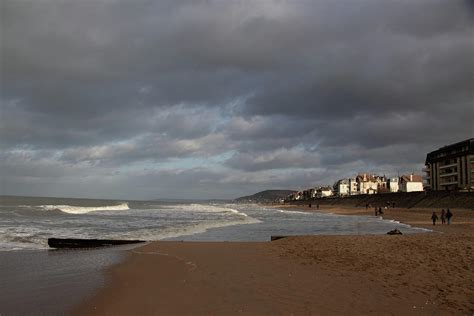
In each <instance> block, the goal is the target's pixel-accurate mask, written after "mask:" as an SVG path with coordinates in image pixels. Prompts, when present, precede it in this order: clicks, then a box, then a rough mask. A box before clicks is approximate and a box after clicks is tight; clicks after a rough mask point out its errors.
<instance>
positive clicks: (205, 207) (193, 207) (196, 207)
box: [163, 204, 248, 217]
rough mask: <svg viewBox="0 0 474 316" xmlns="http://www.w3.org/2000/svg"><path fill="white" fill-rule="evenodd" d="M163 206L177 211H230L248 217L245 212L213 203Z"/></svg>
mask: <svg viewBox="0 0 474 316" xmlns="http://www.w3.org/2000/svg"><path fill="white" fill-rule="evenodd" d="M163 208H167V209H173V210H178V211H190V212H201V213H231V214H235V215H238V216H242V217H248V215H247V214H245V213H244V212H241V211H239V210H236V209H234V208H231V207H228V206H221V205H213V204H177V205H171V206H165V207H163Z"/></svg>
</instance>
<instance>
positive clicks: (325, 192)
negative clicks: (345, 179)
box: [316, 186, 333, 198]
mask: <svg viewBox="0 0 474 316" xmlns="http://www.w3.org/2000/svg"><path fill="white" fill-rule="evenodd" d="M332 195H333V191H332V188H331V187H330V186H327V187H320V188H318V189H317V190H316V197H317V198H324V197H328V196H332Z"/></svg>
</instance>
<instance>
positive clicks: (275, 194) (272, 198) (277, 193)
mask: <svg viewBox="0 0 474 316" xmlns="http://www.w3.org/2000/svg"><path fill="white" fill-rule="evenodd" d="M294 192H296V191H292V190H266V191H262V192H258V193H255V194H254V195H249V196H242V197H239V198H237V199H235V200H234V201H235V202H237V203H271V202H277V201H279V200H284V199H286V198H287V197H288V195H290V194H292V193H294Z"/></svg>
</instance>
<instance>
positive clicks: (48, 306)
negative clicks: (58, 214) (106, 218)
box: [0, 248, 129, 315]
mask: <svg viewBox="0 0 474 316" xmlns="http://www.w3.org/2000/svg"><path fill="white" fill-rule="evenodd" d="M124 249H129V248H123V249H121V248H113V249H112V248H109V249H94V250H68V251H66V250H36V251H25V250H23V251H3V252H0V280H1V291H0V315H38V314H40V315H63V314H64V313H65V312H66V311H67V310H69V309H70V308H72V307H73V306H74V305H75V304H78V303H79V302H81V300H83V299H85V298H87V297H89V296H91V295H92V294H93V293H94V290H95V289H97V288H99V287H100V286H102V285H103V284H104V275H103V273H102V270H103V269H104V268H105V267H108V266H110V265H112V264H114V263H118V262H119V260H120V259H121V258H123V257H124V255H125V254H126V252H125V251H124Z"/></svg>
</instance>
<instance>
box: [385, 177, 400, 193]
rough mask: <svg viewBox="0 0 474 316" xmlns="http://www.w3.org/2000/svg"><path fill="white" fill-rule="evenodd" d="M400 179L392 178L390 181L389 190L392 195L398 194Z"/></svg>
mask: <svg viewBox="0 0 474 316" xmlns="http://www.w3.org/2000/svg"><path fill="white" fill-rule="evenodd" d="M398 181H399V179H398V178H390V179H388V181H387V183H388V189H389V190H390V192H391V193H395V192H398V190H399V185H398Z"/></svg>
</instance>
